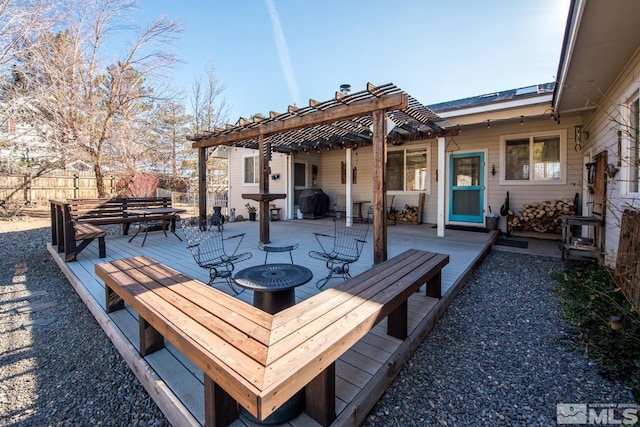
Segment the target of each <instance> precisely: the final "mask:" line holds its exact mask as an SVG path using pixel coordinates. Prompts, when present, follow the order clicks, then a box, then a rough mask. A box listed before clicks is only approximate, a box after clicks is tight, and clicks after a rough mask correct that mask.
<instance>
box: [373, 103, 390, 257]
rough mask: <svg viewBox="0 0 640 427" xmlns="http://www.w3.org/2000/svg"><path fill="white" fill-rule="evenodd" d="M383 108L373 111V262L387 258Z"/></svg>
mask: <svg viewBox="0 0 640 427" xmlns="http://www.w3.org/2000/svg"><path fill="white" fill-rule="evenodd" d="M385 135H386V132H385V117H384V110H376V111H374V112H373V136H372V141H373V263H374V264H380V263H381V262H383V261H386V259H387V218H386V211H387V210H386V206H385V205H386V198H387V197H386V195H387V191H386V186H385V166H386V160H387V159H386V157H387V156H386V145H385V143H384V139H385Z"/></svg>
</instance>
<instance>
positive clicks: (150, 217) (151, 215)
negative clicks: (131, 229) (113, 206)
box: [127, 208, 187, 246]
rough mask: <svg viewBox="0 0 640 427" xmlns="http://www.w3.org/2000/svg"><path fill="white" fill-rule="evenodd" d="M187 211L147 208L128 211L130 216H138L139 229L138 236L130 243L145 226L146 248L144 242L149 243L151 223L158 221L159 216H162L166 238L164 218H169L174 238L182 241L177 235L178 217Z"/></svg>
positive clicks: (144, 240) (143, 240)
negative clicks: (148, 236)
mask: <svg viewBox="0 0 640 427" xmlns="http://www.w3.org/2000/svg"><path fill="white" fill-rule="evenodd" d="M186 211H187V210H186V209H177V208H147V209H127V214H128V215H137V216H138V219H139V221H138V229H137V230H136V234H134V235H133V236H131V238H130V239H129V242H131V241H132V240H133V239H135V238H136V236H137V235H138V234H139V233H140V229H141V228H142V225H143V224H144V239H142V245H141V246H144V242H146V241H147V234H148V233H149V222H152V221H157V220H158V216H159V215H162V216H163V219H162V222H163V224H162V231H163V232H164V235H165V237H166V236H167V230H166V229H165V228H164V222H165V219H164V217H165V216H166V217H169V221H170V223H171V224H170V229H171V232H172V233H173V235H174V236H176V237H177V238H178V240H180V241H182V239H181V238H180V236H178V235H177V234H176V215H177V214H179V213H183V212H186Z"/></svg>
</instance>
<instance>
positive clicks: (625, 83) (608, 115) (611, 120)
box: [583, 50, 640, 264]
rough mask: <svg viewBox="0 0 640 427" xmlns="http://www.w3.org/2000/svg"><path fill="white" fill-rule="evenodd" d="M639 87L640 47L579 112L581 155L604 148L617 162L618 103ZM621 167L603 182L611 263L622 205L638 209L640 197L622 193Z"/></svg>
mask: <svg viewBox="0 0 640 427" xmlns="http://www.w3.org/2000/svg"><path fill="white" fill-rule="evenodd" d="M639 87H640V50H639V51H637V52H636V54H635V55H634V56H633V57H632V58H631V60H630V61H629V63H628V64H627V66H626V68H625V69H624V71H623V72H622V73H621V74H620V76H619V77H618V79H617V80H616V82H615V83H614V84H613V85H612V86H611V88H610V89H609V90H608V91H607V92H606V93H605V95H604V97H603V99H604V100H603V102H602V103H601V104H600V105H598V108H597V109H596V110H594V111H592V112H589V113H585V114H584V115H583V120H584V129H585V131H587V132H588V133H589V139H588V140H587V143H586V144H585V147H584V150H583V151H584V152H585V154H588V155H591V156H594V155H596V154H597V153H599V152H601V151H603V150H606V151H607V153H608V162H609V163H610V164H613V165H614V166H617V165H618V160H619V148H618V131H619V130H622V131H623V133H624V130H625V129H626V128H625V126H624V125H623V124H622V123H625V122H626V118H625V117H623V116H622V106H623V105H624V103H625V102H626V101H627V98H628V96H630V95H631V94H632V92H633V91H637V90H638V88H639ZM621 169H624V161H621ZM623 177H624V170H622V171H621V172H619V173H618V174H616V176H615V177H614V178H613V179H609V181H608V182H607V198H608V199H609V202H610V204H609V206H608V209H607V213H606V215H607V218H606V219H607V227H606V236H605V250H606V257H607V263H608V264H613V263H615V257H616V254H617V251H618V241H619V239H620V219H621V216H622V212H623V211H624V209H625V208H628V207H629V206H633V207H635V208H636V209H638V208H640V200H639V199H638V198H637V197H635V198H634V197H631V196H630V195H629V196H628V195H626V194H624V183H623V182H622V179H623Z"/></svg>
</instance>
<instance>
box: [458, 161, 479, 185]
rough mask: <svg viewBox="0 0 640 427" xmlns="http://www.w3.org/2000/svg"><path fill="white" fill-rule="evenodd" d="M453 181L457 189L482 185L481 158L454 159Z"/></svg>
mask: <svg viewBox="0 0 640 427" xmlns="http://www.w3.org/2000/svg"><path fill="white" fill-rule="evenodd" d="M453 179H454V181H455V182H454V183H453V185H454V186H456V187H470V186H475V185H480V157H463V158H459V159H454V161H453Z"/></svg>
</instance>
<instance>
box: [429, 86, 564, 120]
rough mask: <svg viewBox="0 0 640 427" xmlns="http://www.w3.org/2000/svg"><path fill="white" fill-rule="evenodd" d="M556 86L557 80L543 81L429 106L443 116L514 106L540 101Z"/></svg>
mask: <svg viewBox="0 0 640 427" xmlns="http://www.w3.org/2000/svg"><path fill="white" fill-rule="evenodd" d="M554 87H555V82H551V83H542V84H537V85H533V86H525V87H521V88H517V89H509V90H503V91H499V92H491V93H486V94H484V95H477V96H472V97H469V98H462V99H456V100H453V101H446V102H440V103H438V104H431V105H429V106H428V107H429V109H431V110H432V111H433V112H435V113H437V114H438V115H440V116H441V117H449V116H452V115H461V114H470V113H474V112H486V111H490V110H497V109H504V108H512V107H515V106H523V105H529V104H531V103H539V102H540V99H539V98H540V97H541V95H549V96H550V95H551V94H552V93H553V90H554ZM465 110H466V111H465Z"/></svg>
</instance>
